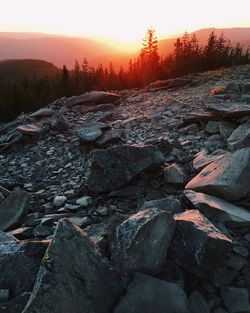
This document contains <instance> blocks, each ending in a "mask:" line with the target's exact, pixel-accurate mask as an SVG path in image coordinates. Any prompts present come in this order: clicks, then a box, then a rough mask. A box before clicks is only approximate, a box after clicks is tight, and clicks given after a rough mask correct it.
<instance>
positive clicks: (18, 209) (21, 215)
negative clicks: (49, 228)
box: [0, 191, 30, 231]
mask: <svg viewBox="0 0 250 313" xmlns="http://www.w3.org/2000/svg"><path fill="white" fill-rule="evenodd" d="M29 208H30V196H29V194H28V193H27V192H25V191H21V192H13V193H11V194H10V195H9V197H8V198H6V199H5V200H4V201H3V202H2V203H1V204H0V229H1V230H4V231H7V230H11V229H15V228H16V227H18V226H20V225H21V224H22V222H23V221H24V219H25V217H26V215H27V213H28V211H29Z"/></svg>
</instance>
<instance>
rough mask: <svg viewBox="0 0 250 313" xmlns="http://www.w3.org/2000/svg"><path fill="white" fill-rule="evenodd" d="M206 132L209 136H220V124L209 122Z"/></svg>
mask: <svg viewBox="0 0 250 313" xmlns="http://www.w3.org/2000/svg"><path fill="white" fill-rule="evenodd" d="M205 131H206V132H207V133H209V134H218V133H219V131H220V122H217V121H209V122H208V123H207V126H206V128H205Z"/></svg>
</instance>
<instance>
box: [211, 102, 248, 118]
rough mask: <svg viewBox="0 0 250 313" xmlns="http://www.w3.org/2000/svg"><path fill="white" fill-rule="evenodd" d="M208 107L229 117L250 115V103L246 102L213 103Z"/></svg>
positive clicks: (213, 111)
mask: <svg viewBox="0 0 250 313" xmlns="http://www.w3.org/2000/svg"><path fill="white" fill-rule="evenodd" d="M207 109H208V111H211V112H212V113H216V114H218V115H220V116H222V117H225V118H227V119H238V118H241V117H245V116H248V115H250V104H245V103H233V102H229V103H227V102H226V103H211V104H209V105H208V106H207Z"/></svg>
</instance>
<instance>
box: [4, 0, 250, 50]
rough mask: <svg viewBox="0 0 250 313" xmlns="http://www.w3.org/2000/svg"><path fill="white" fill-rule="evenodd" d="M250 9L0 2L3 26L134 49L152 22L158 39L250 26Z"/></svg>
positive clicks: (162, 1) (222, 4)
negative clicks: (203, 30) (185, 33)
mask: <svg viewBox="0 0 250 313" xmlns="http://www.w3.org/2000/svg"><path fill="white" fill-rule="evenodd" d="M249 10H250V1H249V0H239V1H238V2H237V6H236V5H235V4H234V3H229V2H228V1H226V0H220V1H218V0H210V1H209V3H208V2H207V3H204V2H202V3H201V1H197V0H189V1H188V2H183V1H180V0H179V1H178V0H176V1H174V2H172V1H167V0H155V1H154V2H153V3H152V2H151V1H150V2H149V1H147V2H145V1H143V0H138V1H134V0H127V1H126V2H124V1H121V0H103V1H101V0H92V1H86V0H71V1H70V3H68V2H61V1H59V0H53V2H51V1H50V0H43V1H40V0H37V1H34V0H23V1H20V0H9V1H8V2H6V3H3V4H1V12H0V31H12V32H16V31H19V32H22V31H26V32H43V33H54V34H65V35H70V36H77V37H81V36H84V37H88V38H94V39H98V40H99V41H103V42H106V43H107V42H108V43H109V44H110V45H112V46H119V48H121V49H124V50H126V49H127V50H134V49H136V48H138V47H139V46H140V44H141V40H142V38H143V36H144V34H145V32H146V29H147V28H149V27H153V28H154V29H155V30H156V33H157V35H158V38H159V39H160V38H166V37H173V36H175V35H179V34H182V33H184V32H185V31H188V32H191V31H194V30H197V29H201V28H209V27H227V28H229V27H250V20H249ZM10 12H11V14H10Z"/></svg>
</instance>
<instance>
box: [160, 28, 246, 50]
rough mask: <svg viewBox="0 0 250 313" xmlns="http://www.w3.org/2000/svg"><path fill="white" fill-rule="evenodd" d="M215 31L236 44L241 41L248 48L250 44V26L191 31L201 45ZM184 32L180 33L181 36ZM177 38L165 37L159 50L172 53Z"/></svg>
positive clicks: (217, 34)
mask: <svg viewBox="0 0 250 313" xmlns="http://www.w3.org/2000/svg"><path fill="white" fill-rule="evenodd" d="M212 31H214V32H215V35H216V36H220V34H221V33H223V34H224V36H225V38H227V39H230V40H231V42H232V45H236V44H237V43H238V42H240V43H241V44H242V45H243V46H244V48H245V49H247V48H248V47H249V46H250V27H248V28H240V27H237V28H236V27H235V28H214V27H212V28H204V29H199V30H197V31H194V32H192V33H190V35H192V34H194V33H195V35H196V37H197V39H198V40H199V43H200V44H201V45H205V44H206V42H207V39H208V36H209V34H211V32H212ZM181 36H182V34H181V35H180V37H181ZM176 39H177V37H176V38H170V39H163V40H160V41H159V44H158V46H159V52H160V54H163V53H164V52H165V54H167V53H170V52H172V51H173V49H174V43H175V41H176Z"/></svg>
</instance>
